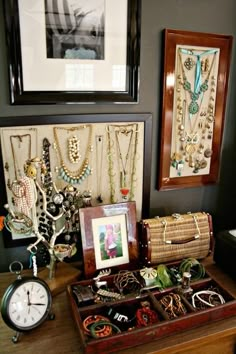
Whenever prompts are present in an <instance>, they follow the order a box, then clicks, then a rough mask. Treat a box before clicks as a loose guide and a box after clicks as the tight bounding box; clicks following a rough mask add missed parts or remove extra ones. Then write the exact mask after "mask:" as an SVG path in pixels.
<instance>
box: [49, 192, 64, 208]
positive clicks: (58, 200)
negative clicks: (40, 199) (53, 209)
mask: <svg viewBox="0 0 236 354" xmlns="http://www.w3.org/2000/svg"><path fill="white" fill-rule="evenodd" d="M63 200H64V196H63V194H62V193H55V194H54V195H53V197H52V201H53V203H54V204H56V205H62V202H63Z"/></svg>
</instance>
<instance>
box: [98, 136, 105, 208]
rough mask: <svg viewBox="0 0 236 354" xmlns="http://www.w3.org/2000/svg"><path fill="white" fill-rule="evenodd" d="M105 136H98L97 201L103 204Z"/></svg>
mask: <svg viewBox="0 0 236 354" xmlns="http://www.w3.org/2000/svg"><path fill="white" fill-rule="evenodd" d="M103 138H104V137H103V135H96V176H97V178H96V179H97V201H98V202H99V203H102V202H103V200H102V191H101V189H102V171H103V170H102V166H103Z"/></svg>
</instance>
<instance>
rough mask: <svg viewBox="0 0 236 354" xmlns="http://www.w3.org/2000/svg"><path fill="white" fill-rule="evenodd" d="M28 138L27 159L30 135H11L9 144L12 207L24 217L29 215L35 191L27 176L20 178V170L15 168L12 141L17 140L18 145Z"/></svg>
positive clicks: (29, 155)
mask: <svg viewBox="0 0 236 354" xmlns="http://www.w3.org/2000/svg"><path fill="white" fill-rule="evenodd" d="M25 137H27V138H28V159H30V158H31V135H30V134H23V135H11V136H10V143H11V151H12V157H13V164H14V174H15V180H14V181H13V182H12V183H11V185H10V190H11V192H12V194H13V201H14V205H15V207H16V208H17V210H18V211H19V212H22V213H23V214H25V215H26V216H30V215H31V209H32V207H33V205H34V203H35V198H36V196H35V189H34V185H33V184H34V182H33V181H31V180H30V178H28V177H27V176H21V175H20V170H19V168H17V167H18V166H17V159H16V153H15V148H14V143H13V140H14V139H17V140H18V141H19V144H21V143H22V142H23V139H24V138H25ZM18 174H19V176H18Z"/></svg>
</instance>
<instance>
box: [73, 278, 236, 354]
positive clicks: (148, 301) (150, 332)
mask: <svg viewBox="0 0 236 354" xmlns="http://www.w3.org/2000/svg"><path fill="white" fill-rule="evenodd" d="M108 278H109V281H111V279H112V276H109V277H108ZM93 282H94V281H92V280H91V281H88V280H87V281H81V282H77V283H72V284H70V285H68V286H67V295H68V299H69V303H70V306H71V310H72V316H73V319H74V321H75V324H76V327H77V330H78V333H79V337H80V340H81V347H82V348H83V351H84V353H86V354H87V353H100V352H102V353H112V352H116V351H118V350H123V349H126V348H130V347H133V346H137V345H141V344H145V343H147V342H150V341H155V340H157V339H159V338H161V337H164V336H169V335H171V334H174V333H177V332H180V331H184V330H185V329H192V328H194V327H199V326H201V325H204V324H207V323H210V322H212V321H217V320H221V319H223V318H226V317H230V316H233V315H235V313H236V300H235V299H234V297H233V296H232V295H231V294H230V293H229V292H227V291H226V290H225V289H224V288H223V287H222V286H221V285H220V284H219V283H217V282H216V281H215V280H213V279H211V278H209V277H207V278H204V279H202V280H200V281H196V282H194V283H191V289H192V291H193V292H192V295H194V294H196V293H198V294H199V297H200V298H201V299H202V300H206V301H207V302H209V303H211V305H213V303H214V304H215V306H214V307H213V306H206V308H200V309H199V308H196V307H194V306H193V302H192V299H191V293H186V294H184V293H183V289H182V291H181V288H180V286H175V287H170V288H167V289H165V290H163V291H159V290H157V289H156V288H154V289H144V291H141V292H140V293H139V294H137V293H136V294H133V295H128V296H127V297H124V298H120V299H117V300H115V299H114V300H113V301H108V302H102V303H94V302H93V301H92V300H91V299H90V301H88V302H87V304H85V305H83V306H78V301H77V299H76V297H75V296H74V294H73V288H74V287H77V286H79V287H82V288H83V289H84V288H88V289H90V287H89V286H90V285H92V284H93ZM202 291H204V292H206V291H214V292H218V293H217V294H219V296H218V295H215V294H213V293H211V292H210V293H209V294H208V298H207V299H206V297H204V295H203V293H202ZM86 296H87V295H85V297H86ZM194 298H195V303H194V304H195V306H196V304H197V301H199V299H197V295H194ZM209 299H210V300H209ZM170 300H171V301H172V304H173V306H175V310H176V308H177V309H178V311H179V313H178V314H177V316H176V317H175V316H173V314H172V315H171V314H170V307H168V306H169V304H168V301H169V302H170ZM174 302H175V303H174ZM203 304H204V303H203ZM104 317H105V318H104ZM100 320H101V321H104V322H100V324H98V323H97V324H96V322H98V321H100ZM107 321H110V322H111V323H112V325H109V324H108V323H107ZM145 321H146V323H145ZM147 322H149V323H147ZM85 327H86V329H85ZM109 331H110V332H111V333H110V334H108V332H109Z"/></svg>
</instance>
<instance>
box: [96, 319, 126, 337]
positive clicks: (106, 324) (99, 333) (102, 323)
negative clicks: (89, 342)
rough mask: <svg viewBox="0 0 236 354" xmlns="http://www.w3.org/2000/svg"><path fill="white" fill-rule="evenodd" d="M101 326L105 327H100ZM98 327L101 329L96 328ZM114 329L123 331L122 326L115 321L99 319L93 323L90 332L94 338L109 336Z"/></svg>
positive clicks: (118, 331)
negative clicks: (115, 323)
mask: <svg viewBox="0 0 236 354" xmlns="http://www.w3.org/2000/svg"><path fill="white" fill-rule="evenodd" d="M101 326H102V328H104V329H100V327H101ZM97 327H99V330H96V328H97ZM107 327H108V329H107ZM112 330H115V332H116V333H121V330H120V328H119V327H117V326H116V325H114V324H113V323H111V322H109V321H98V322H95V323H94V324H92V326H91V328H90V333H91V335H92V337H93V338H103V337H108V336H109V335H110V334H111V333H112Z"/></svg>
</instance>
